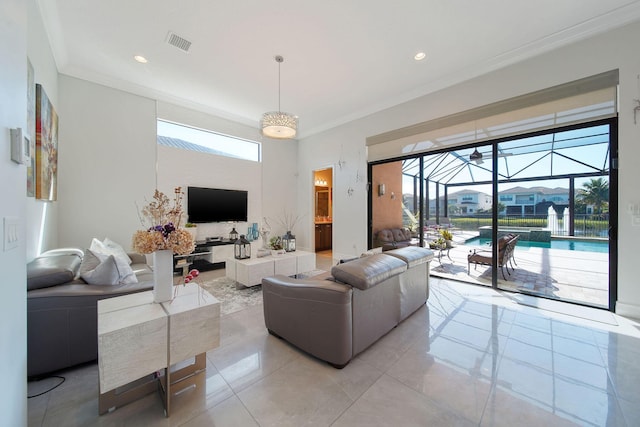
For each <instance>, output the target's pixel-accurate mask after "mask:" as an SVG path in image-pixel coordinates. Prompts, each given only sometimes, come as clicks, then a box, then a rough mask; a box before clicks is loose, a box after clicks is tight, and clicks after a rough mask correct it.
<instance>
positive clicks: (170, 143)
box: [158, 135, 235, 157]
mask: <svg viewBox="0 0 640 427" xmlns="http://www.w3.org/2000/svg"><path fill="white" fill-rule="evenodd" d="M158 144H160V145H164V146H167V147H174V148H181V149H183V150H191V151H199V152H201V153H209V154H216V155H218V156H226V157H235V156H232V155H230V154H228V153H225V152H223V151H220V150H214V149H213V148H208V147H203V146H202V145H198V144H194V143H193V142H187V141H185V140H183V139H178V138H170V137H168V136H160V135H158Z"/></svg>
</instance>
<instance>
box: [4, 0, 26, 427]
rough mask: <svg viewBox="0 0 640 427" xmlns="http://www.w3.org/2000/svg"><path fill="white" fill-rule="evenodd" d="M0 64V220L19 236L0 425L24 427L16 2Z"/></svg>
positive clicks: (7, 280)
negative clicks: (13, 147)
mask: <svg viewBox="0 0 640 427" xmlns="http://www.w3.org/2000/svg"><path fill="white" fill-rule="evenodd" d="M0 58H2V66H1V67H0V147H2V150H0V182H2V183H3V185H2V186H0V199H1V200H2V203H0V218H7V217H10V218H11V217H14V218H18V219H19V221H20V226H19V230H18V232H19V236H21V239H20V240H19V244H18V247H17V248H15V249H11V250H4V247H3V246H2V245H0V270H2V285H3V286H2V298H0V349H2V350H1V351H0V378H2V381H3V387H2V388H0V414H1V415H0V417H1V419H2V422H1V423H2V424H3V425H7V426H21V425H26V424H27V397H26V396H27V382H26V377H27V340H26V336H27V320H26V311H27V310H26V303H27V296H26V286H25V283H26V271H25V265H26V246H25V220H26V212H25V211H26V208H25V205H26V203H25V194H26V167H25V166H23V165H18V164H16V163H13V162H12V161H11V151H10V149H9V147H10V138H9V129H11V128H17V127H21V128H23V129H25V128H26V126H27V102H26V101H27V95H26V94H27V4H26V3H25V2H22V1H20V0H3V1H2V2H0ZM3 230H4V229H3V228H2V229H0V236H2V239H3V241H4V237H5V236H4V231H3Z"/></svg>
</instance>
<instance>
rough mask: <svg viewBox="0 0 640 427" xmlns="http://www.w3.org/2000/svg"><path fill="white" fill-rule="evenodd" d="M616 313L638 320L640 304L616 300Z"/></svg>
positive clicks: (639, 318)
mask: <svg viewBox="0 0 640 427" xmlns="http://www.w3.org/2000/svg"><path fill="white" fill-rule="evenodd" d="M616 314H617V315H618V316H622V317H630V318H632V319H638V320H640V305H637V304H628V303H624V302H620V301H616Z"/></svg>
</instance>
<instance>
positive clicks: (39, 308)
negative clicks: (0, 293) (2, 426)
mask: <svg viewBox="0 0 640 427" xmlns="http://www.w3.org/2000/svg"><path fill="white" fill-rule="evenodd" d="M82 254H83V251H81V250H77V249H76V250H53V251H50V252H47V253H44V254H42V255H41V256H39V257H38V258H36V259H34V260H33V261H31V262H30V263H29V264H27V376H28V377H29V378H34V377H40V376H43V375H44V374H47V373H49V372H52V371H57V370H60V369H64V368H67V367H70V366H74V365H77V364H80V363H84V362H89V361H92V360H95V359H97V358H98V311H97V309H98V300H101V299H104V298H110V297H114V296H119V295H125V294H129V293H134V292H141V291H147V290H151V289H153V272H152V271H151V269H150V267H149V266H148V265H147V263H146V258H145V256H144V255H139V254H128V255H129V257H130V258H131V260H132V263H131V268H132V269H133V271H134V272H135V274H136V277H137V279H138V283H132V284H125V285H106V284H105V285H100V284H93V285H88V284H87V283H86V282H84V281H83V280H82V279H80V278H79V277H78V272H79V268H80V264H81V262H82V256H83V255H82Z"/></svg>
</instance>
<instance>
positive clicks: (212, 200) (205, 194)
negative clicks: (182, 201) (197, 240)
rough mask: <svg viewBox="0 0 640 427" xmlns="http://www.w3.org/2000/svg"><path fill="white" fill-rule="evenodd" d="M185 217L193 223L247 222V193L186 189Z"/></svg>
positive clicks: (240, 191)
mask: <svg viewBox="0 0 640 427" xmlns="http://www.w3.org/2000/svg"><path fill="white" fill-rule="evenodd" d="M187 216H188V219H187V220H188V221H189V222H193V223H203V222H226V221H238V222H246V221H247V192H246V191H243V190H224V189H220V188H204V187H188V188H187Z"/></svg>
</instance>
